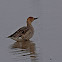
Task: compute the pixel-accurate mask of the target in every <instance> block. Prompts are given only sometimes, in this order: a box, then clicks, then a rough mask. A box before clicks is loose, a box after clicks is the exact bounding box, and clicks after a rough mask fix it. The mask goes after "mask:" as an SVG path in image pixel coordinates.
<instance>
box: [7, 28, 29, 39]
mask: <svg viewBox="0 0 62 62" xmlns="http://www.w3.org/2000/svg"><path fill="white" fill-rule="evenodd" d="M28 30H29V29H28V28H27V27H22V28H20V29H18V30H17V31H16V32H15V33H13V34H12V35H10V36H8V38H10V37H21V36H22V35H24V34H25V33H26V32H27V31H28Z"/></svg>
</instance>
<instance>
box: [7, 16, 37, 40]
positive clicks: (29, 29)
mask: <svg viewBox="0 0 62 62" xmlns="http://www.w3.org/2000/svg"><path fill="white" fill-rule="evenodd" d="M35 19H38V18H33V17H29V18H28V19H27V26H24V27H22V28H20V29H18V30H17V31H16V32H15V33H13V34H12V35H10V36H8V38H11V39H13V40H15V41H20V39H21V38H22V39H23V40H29V39H30V38H32V36H33V34H34V28H33V26H32V25H31V23H32V22H33V21H34V20H35Z"/></svg>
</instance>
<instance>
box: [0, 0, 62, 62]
mask: <svg viewBox="0 0 62 62" xmlns="http://www.w3.org/2000/svg"><path fill="white" fill-rule="evenodd" d="M29 16H33V17H39V19H38V20H36V21H34V22H33V23H32V25H33V27H34V30H35V33H34V36H33V38H32V39H31V40H30V41H27V42H25V43H26V45H25V43H24V41H23V42H15V41H14V40H12V39H7V38H6V37H7V36H8V35H10V34H12V33H14V32H15V31H16V30H17V29H19V28H20V27H22V26H25V25H26V20H27V18H28V17H29ZM27 45H28V46H27ZM31 52H32V53H31ZM61 61H62V0H0V62H61Z"/></svg>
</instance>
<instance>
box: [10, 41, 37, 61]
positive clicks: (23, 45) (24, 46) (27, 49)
mask: <svg viewBox="0 0 62 62" xmlns="http://www.w3.org/2000/svg"><path fill="white" fill-rule="evenodd" d="M11 49H15V51H13V52H12V53H15V55H16V54H19V55H20V56H23V57H27V56H29V58H30V60H31V62H38V60H37V54H36V52H35V43H33V42H32V41H30V40H29V41H24V40H21V41H20V42H15V43H14V44H12V46H11ZM17 49H18V50H17Z"/></svg>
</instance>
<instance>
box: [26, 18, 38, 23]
mask: <svg viewBox="0 0 62 62" xmlns="http://www.w3.org/2000/svg"><path fill="white" fill-rule="evenodd" d="M36 19H38V18H34V17H28V18H27V22H28V23H32V22H33V21H34V20H36Z"/></svg>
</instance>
